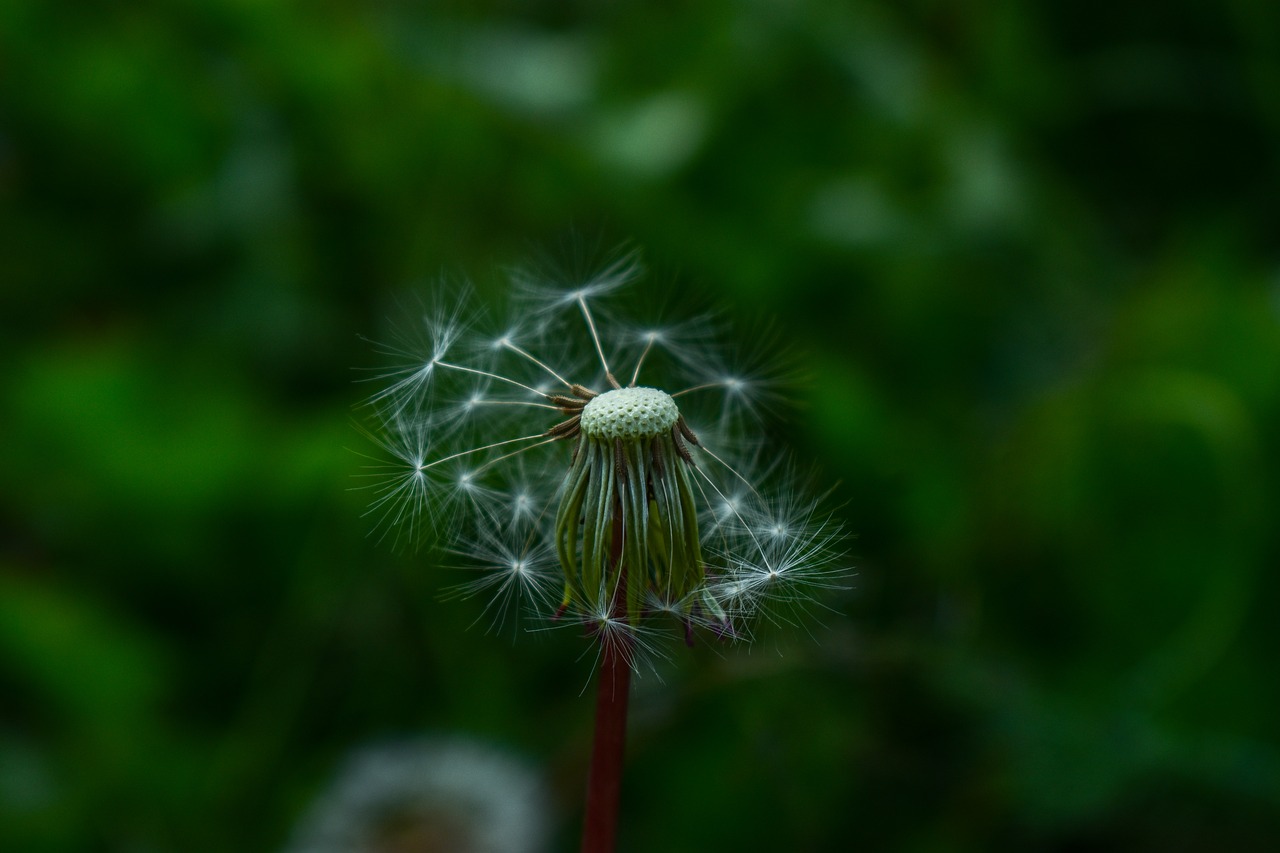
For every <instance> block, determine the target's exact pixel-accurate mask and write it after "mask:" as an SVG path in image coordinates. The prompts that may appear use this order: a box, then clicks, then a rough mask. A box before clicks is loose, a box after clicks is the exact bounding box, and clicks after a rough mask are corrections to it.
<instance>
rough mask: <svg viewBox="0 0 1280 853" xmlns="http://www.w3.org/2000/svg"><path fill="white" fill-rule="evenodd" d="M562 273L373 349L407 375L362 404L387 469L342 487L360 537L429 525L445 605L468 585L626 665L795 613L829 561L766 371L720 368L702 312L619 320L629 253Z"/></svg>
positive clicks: (388, 377)
mask: <svg viewBox="0 0 1280 853" xmlns="http://www.w3.org/2000/svg"><path fill="white" fill-rule="evenodd" d="M578 260H579V259H573V261H572V262H571V263H569V264H566V265H559V266H557V265H548V264H545V263H544V264H538V265H533V266H530V267H523V268H520V269H518V270H515V271H513V272H512V274H511V279H512V285H513V290H514V292H515V295H516V300H515V303H514V307H513V310H512V312H511V313H509V314H508V315H507V319H506V321H505V322H503V323H502V324H501V325H498V326H496V327H494V328H491V329H490V330H489V331H488V333H485V332H482V331H481V330H480V329H479V328H477V323H476V318H477V317H478V316H479V312H476V311H474V310H473V309H471V308H469V307H465V305H466V298H465V294H462V295H459V298H458V301H457V303H456V304H455V303H452V302H450V301H449V297H448V296H447V293H448V291H446V290H443V289H442V290H441V291H439V292H438V294H437V301H436V303H435V304H434V307H433V309H432V310H430V311H427V312H426V313H425V314H423V316H422V322H421V324H420V327H419V328H418V330H417V333H416V334H417V335H418V336H419V337H420V338H421V339H422V340H421V341H418V342H417V343H416V344H415V342H414V341H412V340H410V338H411V337H412V336H407V337H406V336H401V338H399V339H397V342H396V343H395V344H393V345H391V346H385V347H382V348H381V349H382V351H383V352H384V353H387V354H390V355H392V356H393V357H396V358H404V359H405V362H404V366H403V367H401V368H395V369H392V370H389V371H386V372H384V373H383V374H381V375H382V378H383V380H384V382H386V383H387V386H386V387H384V388H382V389H381V390H379V391H377V392H375V393H374V394H373V395H371V396H370V398H369V399H368V401H367V403H366V405H365V407H364V412H365V413H366V414H367V415H368V419H367V421H366V425H365V426H364V427H363V428H364V430H365V431H366V432H367V433H368V434H369V435H370V436H372V437H373V439H374V442H375V444H376V446H377V448H378V450H379V452H380V453H381V454H383V455H384V456H386V457H389V459H390V461H389V462H386V463H382V464H378V465H375V466H371V467H370V469H369V471H368V474H367V480H366V481H364V482H362V486H363V487H365V488H368V489H369V490H370V495H371V501H370V508H369V514H370V516H371V517H372V518H374V520H375V521H374V525H375V528H374V529H375V531H376V532H377V535H378V537H379V539H387V538H390V539H391V540H392V541H393V542H394V543H396V544H400V543H401V542H405V543H409V542H414V543H417V542H418V541H419V540H421V539H422V538H423V536H422V534H423V533H424V532H425V531H434V532H435V534H436V536H437V537H438V538H439V539H440V540H442V542H443V543H444V544H445V546H446V547H447V548H448V549H450V550H451V551H452V552H453V553H455V554H457V555H458V556H459V557H460V558H462V559H463V560H464V562H465V563H466V565H467V566H469V567H470V568H468V569H467V571H468V572H470V573H471V577H469V579H467V580H465V581H464V582H462V583H460V584H457V585H455V586H453V587H450V589H449V592H450V594H451V595H454V596H457V597H467V598H469V597H473V596H480V595H481V594H483V595H484V596H485V597H486V600H487V603H486V604H485V606H484V607H483V610H482V613H481V617H482V618H484V619H485V620H487V621H488V622H489V623H490V624H499V623H504V622H506V621H509V620H510V619H511V617H516V619H517V620H518V618H519V612H520V611H524V613H525V615H526V616H529V617H532V619H533V621H535V622H539V621H540V622H541V623H542V624H556V625H561V626H563V625H577V626H579V627H580V629H585V630H586V631H587V632H588V633H590V634H591V635H592V636H595V637H597V638H599V639H600V640H601V642H606V643H615V644H617V646H618V648H623V647H624V646H625V647H626V648H629V649H632V652H630V653H628V659H630V660H633V661H638V660H641V659H649V660H653V659H657V658H660V657H662V655H663V652H662V650H661V642H662V641H663V639H664V638H670V637H671V636H675V637H679V638H680V639H682V640H686V641H687V640H688V639H689V638H690V637H691V636H692V634H693V633H695V632H708V633H710V634H712V635H713V637H715V638H721V639H731V640H738V641H747V640H749V639H750V637H751V636H752V632H751V622H752V620H755V619H758V618H764V619H766V620H772V621H788V622H789V621H796V620H797V619H798V618H799V614H798V611H799V610H800V609H801V608H802V607H803V606H805V605H808V604H810V603H811V602H812V601H813V600H814V599H815V598H816V597H817V596H818V595H819V594H821V593H823V592H825V591H827V590H830V589H832V588H838V587H839V586H840V579H841V578H842V577H845V576H846V575H847V570H846V568H845V566H844V562H843V549H842V548H841V546H840V542H841V540H842V538H843V532H842V531H841V529H840V526H839V524H838V523H836V522H835V520H834V519H832V518H831V517H830V515H829V514H823V513H822V512H821V511H820V510H819V509H818V504H817V502H816V501H813V500H810V499H808V498H806V497H804V494H805V490H804V489H803V488H802V487H801V486H800V485H798V480H797V478H795V477H794V476H793V475H792V474H790V473H789V472H788V471H786V470H780V466H779V463H778V460H780V459H783V458H785V455H786V454H785V451H783V450H782V449H780V448H779V447H778V446H777V442H776V440H775V439H774V438H773V437H772V436H771V435H770V433H769V432H768V430H767V429H766V428H765V427H764V425H763V421H762V415H763V414H764V412H765V411H766V410H767V409H768V408H769V406H770V405H771V404H772V403H773V402H774V400H775V398H776V391H775V385H776V382H775V377H776V376H777V375H779V374H780V371H778V370H775V369H773V368H774V365H772V364H771V363H770V362H769V361H768V359H767V358H765V357H762V356H752V357H749V358H747V359H745V360H744V361H742V362H741V363H740V364H739V363H735V354H734V353H733V352H731V351H729V350H726V349H724V348H723V347H722V346H720V345H718V344H717V343H716V342H715V334H714V332H715V329H714V328H713V326H712V324H711V321H710V318H709V317H708V316H706V315H702V316H699V317H697V318H695V319H692V320H687V321H683V322H670V321H662V322H649V323H645V324H638V323H634V322H631V321H630V320H628V319H627V316H626V312H625V311H624V310H622V308H621V304H622V303H621V300H622V297H623V295H624V291H625V290H626V287H627V285H629V284H631V283H632V282H633V281H634V280H635V279H636V278H637V277H638V276H639V274H640V270H641V267H640V264H639V260H638V256H637V255H636V254H635V253H626V254H621V255H615V256H613V257H612V258H610V259H608V260H606V261H605V262H604V263H603V264H600V265H597V266H595V267H588V266H586V265H584V264H580V263H578ZM645 313H647V314H650V315H652V314H653V313H654V312H652V311H646V312H645ZM498 314H501V312H498ZM412 353H418V355H417V356H416V360H414V359H411V358H409V356H410V355H411V354H412ZM557 618H558V621H556V620H557Z"/></svg>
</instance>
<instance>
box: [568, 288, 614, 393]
mask: <svg viewBox="0 0 1280 853" xmlns="http://www.w3.org/2000/svg"><path fill="white" fill-rule="evenodd" d="M578 307H579V308H581V309H582V316H583V318H584V319H585V320H586V321H587V329H589V330H590V331H591V341H592V342H593V343H594V344H595V345H596V353H597V354H598V355H599V356H600V365H601V366H602V367H603V368H604V378H605V379H608V380H609V384H610V385H612V386H613V387H614V388H621V387H622V386H621V385H619V384H618V380H617V379H616V378H614V375H613V371H612V370H610V369H609V361H608V359H606V358H605V357H604V347H602V346H600V333H599V332H597V331H596V321H595V319H594V318H593V317H592V316H591V309H590V308H588V307H587V300H585V299H583V298H582V297H581V296H579V297H578Z"/></svg>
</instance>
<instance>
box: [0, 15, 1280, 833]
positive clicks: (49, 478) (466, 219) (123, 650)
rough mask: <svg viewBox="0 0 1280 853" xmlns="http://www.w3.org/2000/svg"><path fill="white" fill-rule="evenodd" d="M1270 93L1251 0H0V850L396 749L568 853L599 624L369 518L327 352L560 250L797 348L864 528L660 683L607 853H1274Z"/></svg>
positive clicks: (276, 813)
mask: <svg viewBox="0 0 1280 853" xmlns="http://www.w3.org/2000/svg"><path fill="white" fill-rule="evenodd" d="M1278 91H1280V7H1278V6H1276V5H1275V4H1274V3H1269V2H1265V0H1233V1H1232V2H1226V3H1202V2H1198V0H1166V2H1160V3H1156V2H1134V3H1098V2H1092V0H1083V2H1081V0H1072V2H1066V0H1049V2H1042V3H1017V2H1001V0H995V2H989V3H971V4H964V3H942V2H936V0H906V2H901V3H872V2H856V3H833V2H824V0H793V2H781V0H750V1H749V2H728V0H713V1H712V2H702V3H687V4H686V3H674V2H661V3H652V2H645V3H642V2H631V1H630V0H617V2H607V3H595V2H592V3H588V2H581V3H561V2H523V3H518V2H508V3H492V2H491V3H483V2H482V3H447V2H445V3H433V4H415V3H405V2H375V3H341V2H328V3H314V2H279V3H259V2H248V1H247V0H207V2H197V0H185V1H184V0H176V2H169V3H161V2H146V0H143V2H135V3H96V4H85V5H84V6H83V7H78V8H75V9H72V8H69V7H67V4H60V3H49V2H34V0H8V2H6V3H5V4H4V5H3V8H2V9H0V294H2V295H0V359H2V361H0V363H2V364H3V365H4V369H3V371H2V372H0V439H3V448H4V452H3V453H0V849H4V850H14V851H80V850H104V851H126V850H127V851H159V850H174V851H222V850H237V851H240V850H274V849H279V847H280V846H281V845H282V844H283V843H284V841H285V839H286V838H287V837H288V833H289V831H290V827H291V826H292V824H293V822H294V821H295V820H296V818H297V816H298V815H299V814H300V813H301V812H302V810H304V809H305V807H306V804H307V803H308V802H309V801H310V799H311V797H313V796H314V794H315V793H316V792H317V791H318V790H320V789H321V788H322V787H323V786H324V784H325V782H326V780H327V779H328V778H329V776H330V774H331V773H332V771H333V769H334V767H335V766H336V765H337V764H338V763H339V762H340V760H341V757H342V756H343V755H344V754H346V753H347V751H348V750H350V749H352V748H354V747H356V746H358V745H360V744H362V743H366V742H369V741H371V740H378V739H380V738H386V737H391V736H396V735H403V734H406V733H409V734H411V733H415V732H423V731H426V732H465V733H469V734H471V735H474V736H477V737H480V738H483V739H485V740H488V741H492V742H494V743H497V744H502V745H504V746H505V747H507V748H510V749H512V750H514V751H516V752H518V753H520V754H523V755H525V756H527V757H529V759H530V760H532V761H534V762H536V763H537V764H538V765H539V766H541V767H543V768H545V769H546V770H547V772H548V774H549V778H551V779H552V780H553V783H554V785H555V791H556V797H557V803H558V808H559V812H558V813H557V814H556V815H555V820H556V821H557V826H559V827H560V835H559V839H560V844H561V845H562V847H563V849H566V850H568V849H573V848H574V841H573V837H574V834H575V823H576V821H577V819H578V818H577V811H576V810H577V809H578V808H579V805H578V800H579V794H580V792H581V784H582V777H581V774H582V761H583V758H584V751H585V748H586V744H587V737H588V734H589V721H590V714H591V708H590V704H591V703H590V700H589V697H588V696H585V695H579V690H580V689H581V688H582V686H583V684H584V683H585V681H586V678H587V675H588V664H587V662H586V661H583V660H578V659H577V655H578V653H579V652H580V650H581V648H582V646H581V643H580V641H579V640H577V638H574V637H564V638H560V637H559V636H556V637H552V638H550V639H545V640H542V641H539V640H538V638H537V637H531V638H526V637H521V638H520V641H519V642H513V638H512V637H511V636H510V635H509V634H502V635H497V636H495V635H492V634H486V633H485V632H484V630H483V626H474V627H472V626H471V623H472V621H473V620H474V619H475V617H476V615H477V613H478V612H479V611H478V605H476V604H475V603H474V602H471V603H456V602H454V603H443V604H442V603H440V602H439V601H438V599H437V596H438V593H439V590H440V589H441V587H442V586H444V585H446V584H447V583H448V580H447V578H446V577H445V575H444V571H443V570H441V569H438V568H437V566H436V561H437V556H436V555H434V554H432V553H431V552H429V551H428V552H423V553H419V554H397V553H394V552H392V551H391V550H390V549H388V548H386V547H379V546H377V545H376V543H375V542H374V541H372V540H370V539H367V538H366V535H365V534H366V532H367V528H368V520H367V519H363V518H361V514H362V512H363V510H364V503H365V501H366V497H367V496H366V495H365V494H362V493H360V492H358V491H355V492H353V491H350V490H349V488H350V486H351V485H352V483H353V479H352V477H353V475H355V474H357V473H359V471H360V470H361V466H362V464H364V460H363V459H362V458H361V457H360V455H359V452H360V451H364V450H367V449H368V448H367V447H366V446H365V445H364V444H363V441H362V439H361V438H360V437H359V436H358V435H357V434H356V433H355V431H354V430H353V429H352V427H351V423H350V409H351V406H352V404H353V403H355V402H356V401H357V400H359V399H360V398H361V396H362V395H363V394H364V393H365V386H360V385H357V384H353V379H354V378H355V377H357V376H358V375H359V374H357V373H355V372H353V368H362V367H364V368H368V367H374V366H376V365H377V364H378V360H377V357H376V356H375V355H374V354H373V353H372V352H371V351H370V348H369V347H368V345H367V344H365V343H364V342H363V341H362V340H360V339H359V338H358V337H357V335H358V334H367V335H370V336H373V337H377V336H378V335H379V334H380V333H383V332H385V331H386V329H387V328H388V326H387V318H388V317H390V316H391V315H393V314H394V313H395V312H396V311H397V310H398V309H397V308H396V302H395V299H394V297H395V295H396V294H402V293H404V292H405V291H406V290H412V289H414V288H419V289H421V288H430V287H431V286H432V282H433V281H435V280H437V276H438V275H439V274H440V273H441V272H442V271H444V272H451V273H457V272H459V271H461V272H466V273H469V274H472V275H474V276H476V277H477V279H478V281H479V286H480V287H481V289H482V290H486V291H488V290H491V289H492V288H493V287H495V286H496V282H497V277H496V276H494V275H492V274H491V272H490V271H492V270H494V269H496V268H498V267H500V266H501V265H503V264H508V263H511V262H514V261H518V260H520V259H521V258H522V257H523V256H525V255H526V254H527V253H528V251H529V249H530V247H531V246H539V245H547V244H549V243H551V244H554V241H556V240H557V239H559V237H560V236H561V235H563V234H564V233H565V232H566V230H568V229H569V228H570V227H571V226H576V227H578V228H581V229H583V230H584V231H587V232H589V233H595V232H597V231H599V232H602V233H604V234H606V235H610V239H612V237H613V236H615V235H616V237H617V238H618V239H622V238H630V239H632V240H634V241H635V243H636V244H638V245H640V246H643V247H644V248H645V249H646V253H647V257H648V258H649V259H650V261H651V264H652V266H654V267H655V268H656V269H657V275H656V279H657V280H658V281H660V282H665V283H668V284H669V283H670V282H673V281H674V282H679V283H680V284H681V286H684V287H687V288H688V289H690V290H694V291H697V292H698V294H699V295H700V296H702V297H704V298H706V299H709V300H710V301H713V302H716V303H722V304H725V305H726V306H728V309H729V313H730V315H731V316H734V317H735V318H736V319H738V320H741V321H743V325H744V326H745V325H747V324H748V322H749V321H750V320H751V319H752V318H760V317H764V318H773V319H775V321H776V322H775V325H776V328H777V329H778V331H779V337H780V338H781V339H782V340H783V341H784V342H787V343H790V344H792V345H793V347H794V348H795V350H796V357H797V360H798V362H799V364H800V367H801V369H802V372H803V373H804V374H806V375H807V377H808V381H807V382H806V383H805V384H803V385H801V386H800V387H799V388H797V389H796V391H795V392H794V394H793V397H794V398H795V400H796V402H797V406H796V407H795V408H794V409H792V410H791V412H790V416H789V418H788V420H787V421H786V422H785V423H784V424H782V425H781V426H780V427H779V433H778V434H779V439H780V440H785V441H787V442H790V443H791V444H793V445H795V447H796V452H797V455H798V456H799V457H800V458H801V459H814V460H817V461H818V462H819V464H820V466H821V474H822V477H823V478H824V479H826V480H827V481H828V482H837V481H838V482H839V484H840V485H839V486H838V487H837V489H836V493H835V494H836V501H837V502H838V503H839V504H840V510H839V512H840V514H841V515H842V516H843V517H844V518H845V519H847V522H848V524H849V526H850V527H851V529H853V530H854V531H856V532H857V534H858V538H857V539H855V540H854V541H853V543H852V546H851V547H852V551H853V558H854V561H855V562H856V565H857V567H858V573H857V576H856V578H855V579H854V582H853V589H852V590H850V591H849V592H848V593H846V594H843V595H838V596H836V597H834V598H833V600H832V601H831V602H830V603H831V605H832V607H833V608H834V612H831V613H827V614H824V615H823V617H822V623H823V624H821V625H818V626H816V627H814V628H813V629H812V631H811V636H810V634H808V633H805V632H803V631H796V632H780V633H779V634H778V635H777V636H776V637H773V638H770V640H769V641H768V642H767V643H765V644H764V645H765V646H767V648H763V649H761V648H757V649H755V650H753V651H752V652H751V653H750V654H738V653H736V652H732V651H729V652H724V651H723V650H716V649H697V650H695V651H694V652H693V653H691V654H690V655H689V656H688V657H689V658H690V659H689V660H681V661H680V663H679V665H678V666H674V667H672V668H671V670H670V672H666V673H664V677H665V683H659V682H658V681H657V680H656V679H654V678H647V679H644V680H642V681H641V683H640V685H639V688H638V693H637V695H636V697H635V706H634V707H635V712H634V721H633V722H634V731H633V741H632V748H631V755H630V758H631V766H630V770H629V773H630V775H629V776H628V779H627V783H626V784H627V787H626V793H625V796H626V803H625V809H624V815H623V820H624V826H625V833H626V838H625V840H624V843H623V849H624V850H631V851H640V850H664V851H686V850H687V851H695V850H715V849H723V850H834V849H849V848H855V849H863V850H903V851H955V850H973V851H979V850H1055V851H1058V850H1060V851H1068V850H1086V849H1087V850H1108V849H1115V850H1121V849H1123V850H1126V851H1145V850H1151V851H1156V850H1159V851H1170V850H1188V851H1192V850H1227V849H1230V850H1264V849H1272V848H1271V847H1270V846H1269V843H1274V841H1275V839H1276V838H1277V837H1280V726H1278V725H1277V720H1278V719H1280V707H1278V706H1280V701H1278V700H1280V679H1277V678H1276V664H1275V660H1276V650H1277V649H1278V648H1280V631H1278V629H1277V620H1276V617H1275V613H1276V606H1277V604H1278V603H1280V596H1278V595H1277V593H1278V592H1280V583H1278V581H1277V576H1276V573H1275V567H1276V566H1277V564H1280V537H1278V536H1277V532H1276V518H1277V515H1278V514H1280V513H1278V512H1277V510H1278V509H1280V495H1278V494H1277V476H1276V475H1277V473H1278V472H1280V442H1278V438H1277V437H1278V436H1280V239H1278V236H1277V223H1278V222H1280V192H1277V188H1280V161H1278V159H1277V151H1278V150H1280V98H1277V97H1276V93H1277V92H1278ZM774 646H776V647H777V648H778V650H779V651H781V652H782V654H781V655H780V656H779V655H775V654H774V652H773V648H772V647H774Z"/></svg>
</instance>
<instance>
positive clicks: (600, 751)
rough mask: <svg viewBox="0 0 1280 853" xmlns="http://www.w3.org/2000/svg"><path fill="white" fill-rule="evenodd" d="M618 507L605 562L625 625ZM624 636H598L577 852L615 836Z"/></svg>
mask: <svg viewBox="0 0 1280 853" xmlns="http://www.w3.org/2000/svg"><path fill="white" fill-rule="evenodd" d="M621 557H622V508H621V506H620V505H618V504H616V503H615V505H614V510H613V541H612V542H611V543H610V552H609V563H610V565H611V566H613V567H615V568H616V569H617V570H618V582H617V584H616V585H615V586H614V591H613V602H612V604H613V614H612V619H613V620H614V621H616V622H618V623H619V624H622V625H624V626H625V623H626V620H627V578H626V570H627V567H626V566H625V565H624V564H622V560H621ZM629 638H630V635H629V634H628V633H626V631H620V632H617V633H616V635H611V632H601V634H600V638H599V639H600V674H599V676H598V677H597V682H596V730H595V740H594V741H593V743H592V746H591V774H590V776H589V777H588V779H587V810H586V817H585V818H584V820H583V825H582V853H612V851H613V849H614V847H615V840H616V838H617V833H618V803H619V800H620V799H621V794H622V759H623V755H624V754H625V752H626V745H627V700H628V697H629V695H630V693H631V655H632V649H631V644H630V639H629Z"/></svg>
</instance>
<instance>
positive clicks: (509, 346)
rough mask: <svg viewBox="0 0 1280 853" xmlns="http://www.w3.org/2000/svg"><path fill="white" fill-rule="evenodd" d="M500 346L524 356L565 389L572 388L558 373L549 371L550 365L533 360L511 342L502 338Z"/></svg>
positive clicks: (571, 384)
mask: <svg viewBox="0 0 1280 853" xmlns="http://www.w3.org/2000/svg"><path fill="white" fill-rule="evenodd" d="M502 345H503V346H504V347H506V348H507V349H509V350H511V351H512V352H513V353H515V354H516V355H522V356H524V357H525V358H527V359H529V361H532V362H533V363H534V364H536V365H538V367H541V368H542V369H543V370H545V371H546V372H547V373H550V374H551V375H552V376H554V377H555V378H556V379H558V380H560V382H561V383H562V384H563V385H564V387H566V388H572V387H573V383H572V382H570V381H569V380H568V379H565V378H564V377H563V376H561V375H560V374H559V373H556V372H555V371H554V370H552V369H551V367H550V365H548V364H547V363H546V362H545V361H539V360H538V359H536V358H534V357H533V356H532V355H530V354H529V353H527V352H525V351H524V350H522V349H520V347H518V346H516V345H515V344H513V343H511V341H509V340H507V339H506V338H503V339H502Z"/></svg>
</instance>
